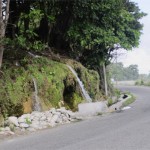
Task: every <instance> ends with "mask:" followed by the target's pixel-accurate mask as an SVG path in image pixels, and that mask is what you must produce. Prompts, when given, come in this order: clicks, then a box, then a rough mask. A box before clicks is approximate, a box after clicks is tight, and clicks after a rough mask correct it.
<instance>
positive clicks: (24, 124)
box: [19, 123, 29, 128]
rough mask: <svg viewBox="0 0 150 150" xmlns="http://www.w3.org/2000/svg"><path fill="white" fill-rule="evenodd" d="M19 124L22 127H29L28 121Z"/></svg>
mask: <svg viewBox="0 0 150 150" xmlns="http://www.w3.org/2000/svg"><path fill="white" fill-rule="evenodd" d="M19 126H20V127H21V128H29V125H28V124H26V123H21V124H20V125H19Z"/></svg>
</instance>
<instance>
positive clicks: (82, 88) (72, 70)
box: [67, 65, 92, 102]
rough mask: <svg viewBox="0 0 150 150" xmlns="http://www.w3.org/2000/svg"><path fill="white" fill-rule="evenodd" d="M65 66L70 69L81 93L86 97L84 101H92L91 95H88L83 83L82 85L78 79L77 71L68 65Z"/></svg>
mask: <svg viewBox="0 0 150 150" xmlns="http://www.w3.org/2000/svg"><path fill="white" fill-rule="evenodd" d="M67 67H68V68H69V69H70V70H71V72H72V73H73V74H74V76H75V77H76V79H77V81H78V83H79V86H80V88H81V91H82V94H83V96H84V98H85V99H86V101H87V102H92V99H91V97H90V96H89V94H88V92H87V91H86V90H85V88H84V85H83V83H82V81H81V80H80V79H79V77H78V75H77V73H76V72H75V70H74V69H73V68H72V67H71V66H69V65H67Z"/></svg>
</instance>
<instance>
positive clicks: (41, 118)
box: [0, 107, 77, 134]
mask: <svg viewBox="0 0 150 150" xmlns="http://www.w3.org/2000/svg"><path fill="white" fill-rule="evenodd" d="M76 119H77V118H76V117H75V113H73V112H72V111H70V110H66V109H65V108H64V107H62V108H60V109H55V108H52V109H50V110H49V111H45V112H37V111H34V112H32V113H31V114H24V115H22V116H20V117H18V118H17V117H15V116H11V117H9V118H8V120H6V121H5V124H6V125H7V127H5V128H1V129H0V134H4V133H6V134H7V132H8V131H9V134H13V132H11V130H16V129H20V130H22V131H25V130H28V131H36V130H39V129H44V128H48V127H54V126H56V125H59V124H65V123H70V122H72V121H76Z"/></svg>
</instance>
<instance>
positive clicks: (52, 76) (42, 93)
mask: <svg viewBox="0 0 150 150" xmlns="http://www.w3.org/2000/svg"><path fill="white" fill-rule="evenodd" d="M72 63H73V64H75V67H78V66H79V67H78V70H79V71H80V72H82V76H83V77H86V78H84V82H85V83H88V84H89V85H90V87H89V88H87V90H88V91H89V93H90V95H92V94H93V97H92V98H93V100H94V99H95V98H96V95H100V91H99V89H98V84H99V80H98V79H99V77H98V74H97V73H96V72H95V71H89V70H87V69H86V68H84V67H83V66H82V65H81V64H80V63H78V62H75V61H72ZM20 65H22V66H23V67H16V66H10V64H4V65H3V75H2V76H1V80H0V84H1V87H2V88H1V89H0V93H1V97H0V106H1V112H2V113H3V115H17V116H19V115H21V114H22V113H23V112H24V109H26V108H23V103H25V102H27V101H28V100H29V99H32V97H33V92H34V91H35V89H34V84H33V78H35V79H36V82H37V86H38V88H37V89H38V96H39V98H40V100H41V105H42V108H43V110H47V109H49V108H51V107H60V106H59V103H60V102H61V101H64V105H65V106H66V107H68V108H70V109H72V110H76V109H77V106H78V103H81V102H82V101H83V100H84V99H83V98H82V95H81V91H80V88H79V85H78V83H77V81H76V78H75V77H74V75H73V74H72V72H71V71H70V70H69V69H68V67H67V66H66V65H65V64H63V63H59V62H56V61H52V60H50V59H48V58H45V57H40V58H35V59H33V58H32V59H31V58H25V59H23V60H21V61H20ZM81 68H82V70H81ZM91 72H92V73H91ZM96 84H97V89H95V87H96V86H95V85H96ZM96 90H97V91H96ZM92 92H95V93H92ZM31 104H32V103H31ZM27 107H32V106H27ZM26 113H27V112H26Z"/></svg>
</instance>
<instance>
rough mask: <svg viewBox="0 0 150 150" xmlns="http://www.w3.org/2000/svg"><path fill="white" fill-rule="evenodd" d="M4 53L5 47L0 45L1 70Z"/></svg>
mask: <svg viewBox="0 0 150 150" xmlns="http://www.w3.org/2000/svg"><path fill="white" fill-rule="evenodd" d="M3 52H4V46H3V45H1V44H0V68H1V66H2V61H3Z"/></svg>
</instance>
